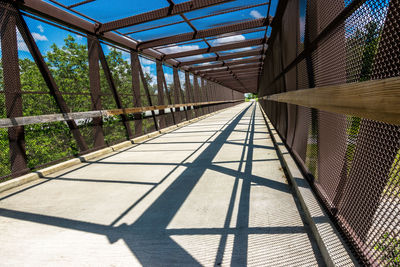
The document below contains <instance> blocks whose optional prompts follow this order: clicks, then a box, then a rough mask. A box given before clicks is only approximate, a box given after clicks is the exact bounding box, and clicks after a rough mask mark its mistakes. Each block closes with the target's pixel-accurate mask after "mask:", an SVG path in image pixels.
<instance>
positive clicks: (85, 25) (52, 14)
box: [16, 0, 178, 66]
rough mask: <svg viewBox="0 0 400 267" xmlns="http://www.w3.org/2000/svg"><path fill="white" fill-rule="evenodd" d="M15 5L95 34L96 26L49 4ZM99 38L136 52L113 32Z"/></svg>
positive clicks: (148, 52) (27, 0)
mask: <svg viewBox="0 0 400 267" xmlns="http://www.w3.org/2000/svg"><path fill="white" fill-rule="evenodd" d="M16 4H17V6H18V7H19V8H20V9H21V10H25V11H28V12H31V13H33V14H36V15H38V16H40V17H43V18H46V19H48V20H50V21H54V22H57V23H59V24H61V25H65V26H67V27H70V28H73V29H76V30H79V31H81V32H84V33H91V34H97V31H96V29H97V26H96V25H97V24H95V23H91V22H89V21H88V20H85V19H83V18H81V17H79V16H77V15H75V14H72V13H70V12H68V11H66V10H63V9H61V8H58V7H56V6H54V5H52V4H50V3H47V2H44V1H37V0H24V1H17V2H16ZM71 12H73V10H71ZM99 37H101V39H102V40H106V41H108V42H110V43H113V44H116V45H118V46H121V47H124V48H127V49H132V50H137V42H135V41H134V40H132V39H130V38H126V37H124V36H121V35H119V34H117V33H115V32H105V33H103V34H102V35H101V36H99ZM142 53H143V54H145V55H147V56H150V57H153V58H156V59H162V56H163V55H162V54H161V53H160V52H156V51H154V50H152V49H145V50H143V51H142ZM165 62H166V63H168V64H170V65H172V66H176V65H177V64H178V62H177V61H175V60H173V59H169V60H165Z"/></svg>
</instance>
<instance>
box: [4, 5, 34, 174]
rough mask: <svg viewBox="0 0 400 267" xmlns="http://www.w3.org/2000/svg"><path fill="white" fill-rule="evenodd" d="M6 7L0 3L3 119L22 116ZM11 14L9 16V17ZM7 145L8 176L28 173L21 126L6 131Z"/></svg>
mask: <svg viewBox="0 0 400 267" xmlns="http://www.w3.org/2000/svg"><path fill="white" fill-rule="evenodd" d="M8 6H10V4H0V8H2V9H3V15H2V18H1V21H0V32H1V52H2V60H1V63H2V65H3V81H4V94H5V107H6V115H7V118H14V117H22V116H23V113H22V108H23V106H22V94H21V80H20V73H19V64H18V41H17V32H16V28H15V26H16V14H15V12H14V11H11V10H8V9H7V7H8ZM12 13H13V14H12ZM8 146H9V148H10V150H9V156H10V167H11V176H13V177H16V176H19V175H22V174H24V173H27V172H28V171H29V168H28V164H27V157H26V150H25V131H24V126H15V127H10V128H8Z"/></svg>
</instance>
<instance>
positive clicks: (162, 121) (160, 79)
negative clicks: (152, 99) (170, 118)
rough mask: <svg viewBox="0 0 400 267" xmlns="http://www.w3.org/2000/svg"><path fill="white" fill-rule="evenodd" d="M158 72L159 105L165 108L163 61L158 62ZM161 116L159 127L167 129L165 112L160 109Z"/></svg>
mask: <svg viewBox="0 0 400 267" xmlns="http://www.w3.org/2000/svg"><path fill="white" fill-rule="evenodd" d="M156 71H157V90H158V93H157V97H158V105H160V106H163V105H165V102H164V88H163V87H164V86H163V84H164V82H163V77H162V76H163V75H164V74H163V71H162V63H161V60H156ZM158 112H159V116H158V118H159V119H158V121H159V125H160V129H162V128H165V127H166V121H165V120H166V118H165V115H164V110H163V109H162V110H161V109H160V110H159V111H158Z"/></svg>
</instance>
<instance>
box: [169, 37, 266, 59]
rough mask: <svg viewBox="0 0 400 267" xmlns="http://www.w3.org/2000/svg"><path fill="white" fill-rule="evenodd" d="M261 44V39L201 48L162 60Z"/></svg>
mask: <svg viewBox="0 0 400 267" xmlns="http://www.w3.org/2000/svg"><path fill="white" fill-rule="evenodd" d="M262 43H263V39H261V38H260V39H250V40H244V41H238V42H236V43H230V44H225V45H219V46H213V47H209V48H201V49H196V50H191V51H185V52H179V53H173V54H168V55H165V56H164V59H171V58H180V57H189V56H196V55H201V54H207V53H213V52H219V51H226V50H231V49H238V48H244V47H251V46H256V45H262Z"/></svg>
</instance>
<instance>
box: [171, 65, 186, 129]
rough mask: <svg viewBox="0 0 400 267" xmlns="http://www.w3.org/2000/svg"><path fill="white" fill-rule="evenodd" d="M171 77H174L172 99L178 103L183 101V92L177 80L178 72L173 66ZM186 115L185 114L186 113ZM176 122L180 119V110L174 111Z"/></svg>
mask: <svg viewBox="0 0 400 267" xmlns="http://www.w3.org/2000/svg"><path fill="white" fill-rule="evenodd" d="M172 71H173V79H174V101H175V104H179V103H184V97H183V93H182V89H181V83H180V81H179V74H178V69H177V68H175V67H174V68H173V69H172ZM185 114H186V110H185ZM186 117H187V114H186ZM175 119H176V122H177V123H179V122H181V121H182V113H181V112H177V113H176V117H175Z"/></svg>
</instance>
